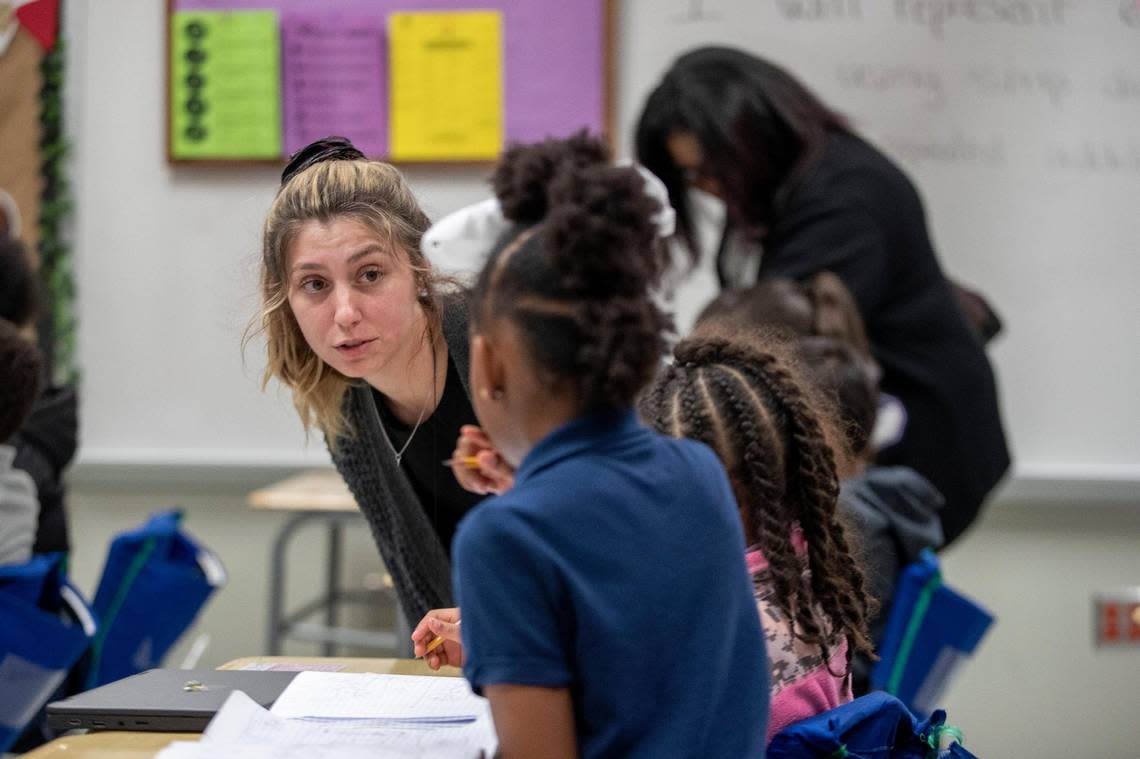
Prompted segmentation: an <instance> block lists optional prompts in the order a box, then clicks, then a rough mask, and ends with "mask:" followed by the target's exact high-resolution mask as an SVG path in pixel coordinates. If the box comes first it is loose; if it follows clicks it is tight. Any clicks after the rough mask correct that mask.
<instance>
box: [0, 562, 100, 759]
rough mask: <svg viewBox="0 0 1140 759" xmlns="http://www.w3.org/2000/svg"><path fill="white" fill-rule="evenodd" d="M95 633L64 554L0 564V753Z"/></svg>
mask: <svg viewBox="0 0 1140 759" xmlns="http://www.w3.org/2000/svg"><path fill="white" fill-rule="evenodd" d="M95 634H96V625H95V618H94V616H93V615H92V613H91V609H90V608H89V607H88V606H87V604H86V603H85V602H84V601H83V598H82V597H81V596H80V595H79V593H78V592H77V591H76V590H75V588H74V587H72V586H71V585H70V584H69V583H68V581H67V578H66V576H65V574H64V568H63V554H61V553H55V554H42V555H40V556H36V557H34V558H33V559H32V560H31V561H30V562H28V563H27V564H20V565H17V566H6V567H0V753H3V752H4V751H7V750H8V749H9V748H11V746H12V744H13V743H14V742H15V740H16V738H18V737H19V735H20V733H22V732H23V730H24V728H25V727H26V726H27V725H28V724H29V723H30V722H31V721H32V719H33V718H34V717H35V716H36V714H37V713H38V712H39V711H40V709H41V708H42V707H43V705H44V704H45V703H46V702H47V701H48V699H49V697H51V695H52V694H53V693H55V691H56V689H58V688H59V686H60V685H61V684H62V683H63V681H64V678H66V677H67V674H68V672H69V671H70V669H71V667H72V666H73V665H74V664H75V662H76V661H78V659H79V657H80V656H82V655H83V652H84V651H86V650H87V647H88V646H89V645H90V643H91V640H92V638H93V637H94V636H95Z"/></svg>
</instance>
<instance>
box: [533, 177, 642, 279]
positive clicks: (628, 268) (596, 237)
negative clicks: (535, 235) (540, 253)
mask: <svg viewBox="0 0 1140 759" xmlns="http://www.w3.org/2000/svg"><path fill="white" fill-rule="evenodd" d="M549 202H550V208H549V210H548V212H547V216H546V220H545V222H544V225H545V227H546V230H545V235H546V248H547V251H548V252H549V255H550V259H551V264H552V265H553V266H554V268H555V269H557V270H558V271H559V272H562V274H563V276H564V282H565V285H566V287H567V289H568V290H571V291H574V292H580V293H582V294H583V295H585V296H587V297H588V296H590V295H599V296H605V295H609V294H620V295H635V294H638V293H641V292H644V291H645V289H646V288H647V287H649V286H650V285H651V284H654V283H656V281H657V278H658V277H659V276H660V274H661V269H662V263H663V261H662V259H663V256H662V255H661V250H662V249H661V246H659V245H658V244H657V239H656V238H657V231H656V227H655V226H654V224H653V215H654V214H655V213H657V212H658V211H659V210H660V204H659V203H658V202H657V201H656V200H654V199H652V198H650V197H649V196H648V195H646V194H645V181H644V180H643V179H642V177H641V175H640V174H639V173H638V172H637V170H636V169H633V168H631V167H624V168H622V167H615V166H604V165H602V166H590V167H587V168H583V169H575V170H566V169H564V170H562V171H560V172H559V173H558V175H557V176H556V177H555V178H554V180H553V181H552V182H551V185H550V192H549Z"/></svg>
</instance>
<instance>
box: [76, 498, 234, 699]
mask: <svg viewBox="0 0 1140 759" xmlns="http://www.w3.org/2000/svg"><path fill="white" fill-rule="evenodd" d="M181 520H182V514H181V512H179V511H164V512H159V513H157V514H154V515H152V516H151V517H150V519H148V520H147V521H146V523H145V524H143V525H142V526H141V527H139V528H138V529H135V530H131V531H129V532H125V533H122V534H120V535H118V536H116V537H115V539H114V540H113V541H112V542H111V548H110V550H109V551H108V553H107V563H106V565H105V566H104V567H103V575H102V577H101V578H100V580H99V589H98V591H97V592H96V593H95V603H94V608H95V613H96V615H97V616H98V618H99V620H100V629H99V634H98V635H97V636H96V638H95V640H94V642H93V643H92V646H91V657H90V660H89V661H88V663H87V672H86V682H85V685H86V688H94V687H96V686H98V685H103V684H104V683H109V682H112V681H114V680H119V679H121V678H124V677H127V676H129V675H134V674H137V673H139V672H142V671H143V670H146V669H151V668H153V667H157V666H159V665H160V664H161V662H162V659H163V657H164V656H165V655H166V653H167V651H169V650H170V648H171V646H173V645H174V643H175V641H177V640H178V638H179V637H180V636H181V635H182V633H183V632H185V631H186V629H187V628H189V627H190V625H191V624H192V623H193V622H194V618H195V617H196V616H197V615H198V612H199V610H201V608H202V607H203V606H204V605H205V603H206V599H208V598H209V597H210V594H211V593H213V592H214V590H215V589H216V588H219V587H221V586H222V585H224V584H225V582H226V571H225V568H224V567H223V566H222V563H221V561H219V560H218V558H217V556H215V555H214V554H213V553H212V552H211V551H209V550H207V549H205V548H203V547H201V546H199V545H198V544H197V543H196V542H195V541H194V540H193V539H192V538H191V537H190V536H189V535H187V534H186V533H184V532H183V531H182V530H180V529H179V523H180V522H181Z"/></svg>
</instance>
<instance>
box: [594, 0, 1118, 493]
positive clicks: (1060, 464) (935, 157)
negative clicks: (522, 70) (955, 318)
mask: <svg viewBox="0 0 1140 759" xmlns="http://www.w3.org/2000/svg"><path fill="white" fill-rule="evenodd" d="M618 25H619V28H620V30H621V37H620V40H621V46H620V49H619V66H618V86H617V102H618V117H619V131H618V134H619V137H620V140H621V145H622V147H623V150H624V151H626V152H630V151H632V134H633V130H634V126H635V125H636V123H637V117H638V115H639V113H640V109H641V106H642V103H643V102H644V99H645V97H646V95H647V94H648V92H649V91H650V90H651V89H652V88H653V86H654V85H655V84H656V82H657V81H659V79H660V77H661V74H662V73H663V72H664V71H665V70H666V69H667V68H668V66H669V64H670V62H671V61H672V60H673V59H674V58H675V57H676V56H677V55H678V54H679V53H681V52H684V51H686V50H689V49H691V48H693V47H696V46H699V45H702V44H722V45H731V46H736V47H741V48H744V49H747V50H749V51H751V52H754V53H756V54H758V55H762V56H765V57H767V58H769V59H771V60H773V61H775V62H777V63H779V64H781V65H783V66H784V67H785V68H786V69H788V70H789V71H791V72H792V73H793V74H795V75H796V76H798V77H799V78H801V79H802V80H803V81H805V82H806V83H807V84H808V85H809V86H810V87H811V88H812V89H813V90H814V91H815V92H816V93H817V94H818V95H819V96H820V97H822V98H823V100H824V101H825V102H827V103H828V104H830V105H831V106H833V107H835V108H836V109H838V110H840V111H841V112H843V113H844V114H846V115H847V116H848V117H850V118H851V120H852V121H853V123H854V126H855V128H856V129H857V130H858V131H860V132H861V133H862V134H864V135H865V136H867V137H868V138H869V139H870V140H871V141H872V142H874V143H875V144H876V145H878V146H879V147H880V148H882V149H883V150H884V151H885V152H886V153H887V154H888V155H890V156H892V157H893V158H894V159H895V160H896V161H897V162H898V163H899V164H900V165H901V166H902V167H903V168H904V169H905V170H906V171H907V172H908V173H909V174H910V176H911V177H912V179H913V180H914V181H915V183H916V184H917V185H918V187H919V191H920V193H921V194H922V196H923V199H924V202H925V204H926V211H927V215H928V218H929V222H930V227H931V234H932V236H933V238H934V242H935V247H936V249H937V251H938V252H939V256H940V260H941V262H942V265H943V268H944V269H945V270H946V272H947V273H948V274H950V275H951V276H954V277H956V278H959V279H961V280H962V281H964V282H966V283H969V284H972V285H974V286H976V287H978V288H979V289H980V290H982V291H983V292H984V293H985V294H986V295H987V296H988V297H989V298H990V299H991V300H992V301H993V303H994V305H995V306H996V308H997V310H998V311H999V312H1000V314H1001V316H1002V317H1003V319H1004V321H1005V333H1004V334H1003V335H1001V336H1000V337H999V338H998V339H997V340H996V342H995V343H994V344H993V346H992V349H991V351H990V354H991V358H992V360H993V362H994V364H995V369H996V372H997V376H998V383H999V388H1000V393H1001V404H1002V407H1003V410H1004V418H1005V423H1006V427H1007V432H1008V435H1009V437H1010V441H1011V445H1012V448H1013V452H1014V455H1015V460H1016V465H1015V471H1016V472H1017V473H1018V474H1019V475H1020V476H1022V477H1028V478H1045V479H1096V480H1109V481H1111V480H1118V479H1124V480H1131V481H1134V482H1140V390H1138V386H1140V298H1138V297H1137V292H1138V290H1140V3H1137V2H1136V0H1087V1H1085V2H1082V1H1081V0H991V1H987V2H961V1H960V0H892V1H891V2H887V1H886V0H882V1H880V0H704V2H694V1H692V0H628V1H627V2H624V3H622V4H621V11H620V13H619V16H618Z"/></svg>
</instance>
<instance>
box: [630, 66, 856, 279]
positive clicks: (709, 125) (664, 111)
mask: <svg viewBox="0 0 1140 759" xmlns="http://www.w3.org/2000/svg"><path fill="white" fill-rule="evenodd" d="M847 131H849V127H848V124H847V120H846V119H845V118H844V117H843V116H841V115H840V114H839V113H837V112H835V111H833V110H831V109H830V108H829V107H827V106H826V105H825V104H824V103H823V102H822V101H821V100H820V99H819V98H817V97H816V96H815V95H814V94H813V93H812V92H811V91H810V90H809V89H808V88H807V87H806V86H805V85H804V84H803V83H802V82H800V81H799V80H798V79H796V78H795V77H793V76H792V75H791V74H789V73H788V72H787V71H785V70H784V69H782V68H781V67H779V66H777V65H776V64H774V63H772V62H771V61H768V60H765V59H763V58H759V57H757V56H754V55H751V54H749V53H746V52H744V51H743V50H738V49H735V48H729V47H716V46H713V47H700V48H697V49H695V50H691V51H689V52H687V53H685V54H684V55H682V56H680V57H679V58H677V60H675V61H674V62H673V65H672V66H671V67H670V68H669V70H668V71H667V72H666V73H665V76H664V77H663V78H662V80H661V82H660V84H658V85H657V87H656V88H654V90H653V92H651V93H650V95H649V97H648V99H647V100H646V102H645V107H644V109H643V110H642V112H641V117H640V119H639V120H638V123H637V133H636V137H635V143H636V148H637V159H638V160H639V161H641V163H642V164H643V165H644V166H645V167H646V168H647V169H649V170H650V171H652V172H653V173H654V174H656V175H657V176H658V177H660V178H661V181H662V182H664V183H665V186H666V187H667V188H668V189H669V201H670V203H672V205H673V208H674V210H675V211H676V212H677V231H678V233H680V235H681V239H682V240H684V242H685V243H686V244H687V246H688V248H689V251H690V253H691V254H693V255H694V256H695V251H696V250H697V244H696V237H695V231H694V230H695V224H694V220H693V211H692V208H691V206H690V204H689V198H688V192H687V183H686V180H685V172H684V171H682V170H681V168H680V167H679V166H678V165H677V164H676V163H675V162H674V161H673V157H672V156H671V155H670V153H669V149H668V142H669V137H670V136H671V135H673V134H676V133H690V134H692V135H693V136H694V137H696V138H697V141H698V142H699V143H700V145H701V148H702V150H703V151H704V154H705V155H704V159H705V164H706V165H705V166H704V167H702V168H701V170H700V171H701V173H702V174H705V175H707V176H709V177H711V178H715V179H716V180H717V181H718V182H719V183H720V185H721V186H722V188H723V190H724V192H725V203H726V206H727V209H728V213H729V216H730V220H731V221H732V222H733V223H735V224H737V225H739V226H742V227H743V228H744V229H756V228H760V227H763V226H764V225H766V224H770V223H771V221H772V219H773V218H774V217H775V216H777V215H778V211H779V208H780V205H781V203H782V202H783V200H784V199H785V198H786V197H787V196H788V195H790V194H791V192H792V191H793V190H794V189H795V186H796V185H797V183H798V182H799V181H800V180H801V178H802V177H803V176H804V175H805V174H806V172H807V169H808V168H809V167H810V166H811V165H812V164H813V162H814V161H815V160H816V159H817V158H818V157H819V155H821V154H822V152H823V148H824V145H825V143H826V141H827V136H828V134H829V133H831V132H847ZM694 260H695V259H694Z"/></svg>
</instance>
